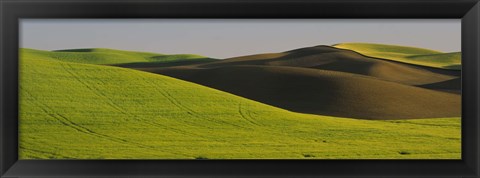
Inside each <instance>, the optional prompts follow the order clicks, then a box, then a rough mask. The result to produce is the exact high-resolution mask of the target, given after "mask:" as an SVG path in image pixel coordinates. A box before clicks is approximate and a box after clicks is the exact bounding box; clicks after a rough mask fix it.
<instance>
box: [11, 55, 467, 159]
mask: <svg viewBox="0 0 480 178" xmlns="http://www.w3.org/2000/svg"><path fill="white" fill-rule="evenodd" d="M51 53H57V52H51ZM75 54H77V53H75ZM74 59H75V60H76V59H77V58H68V59H59V58H53V57H51V55H50V54H48V53H47V52H38V51H33V52H31V51H29V50H22V55H21V59H20V75H19V76H20V84H19V87H20V91H19V94H20V113H19V114H20V120H19V123H20V124H19V125H20V127H19V137H20V138H19V143H20V145H19V158H20V159H39V158H41V159H66V158H74V159H173V158H180V159H217V158H267V159H268V158H295V159H299V158H308V159H318V158H324V159H341V158H344V159H355V158H367V159H368V158H371V159H380V158H381V159H393V158H400V159H403V158H405V159H419V158H422V159H423V158H425V159H428V158H432V159H439V158H446V159H459V158H460V156H461V154H460V151H461V144H460V119H459V118H441V119H439V118H437V119H419V120H404V121H400V120H395V121H368V120H355V119H347V118H335V117H326V116H317V115H309V114H299V113H294V112H290V111H287V110H283V109H279V108H276V107H272V106H269V105H265V104H261V103H259V102H256V101H252V100H248V99H245V98H241V97H238V96H235V95H232V94H228V93H225V92H222V91H219V90H215V89H211V88H208V87H204V86H201V85H198V84H194V83H190V82H185V81H182V80H178V79H174V78H170V77H166V76H162V75H157V74H151V73H146V72H141V71H135V70H131V69H124V68H118V67H110V66H98V65H91V64H79V63H72V62H65V61H70V60H74ZM79 59H81V60H83V61H85V60H86V61H87V62H88V61H89V60H91V59H88V58H82V57H79ZM105 61H110V59H105Z"/></svg>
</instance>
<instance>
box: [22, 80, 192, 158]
mask: <svg viewBox="0 0 480 178" xmlns="http://www.w3.org/2000/svg"><path fill="white" fill-rule="evenodd" d="M20 89H21V87H20ZM21 90H22V89H21ZM22 91H24V92H25V94H27V95H29V96H30V97H31V98H32V100H35V102H32V103H33V104H34V105H37V106H38V107H39V108H40V109H41V110H42V111H43V112H44V113H46V114H47V115H48V116H50V117H52V118H54V119H55V120H57V121H58V122H60V123H61V124H62V125H65V126H67V127H69V128H72V129H74V130H76V131H78V132H80V133H84V134H87V135H90V136H93V137H97V138H103V139H106V140H110V141H113V142H116V143H121V144H127V145H134V146H136V147H139V148H145V149H155V147H154V146H149V145H145V144H141V143H136V142H132V141H128V140H126V139H121V138H116V137H112V136H109V135H106V134H101V133H98V132H95V131H93V130H91V129H88V128H86V127H83V126H81V125H80V124H77V123H75V122H73V121H71V120H70V119H68V118H67V117H65V116H63V115H61V114H58V113H55V112H53V110H52V109H51V108H50V107H48V106H47V105H44V104H42V103H41V102H38V99H37V98H35V97H34V96H33V95H32V94H31V93H30V92H28V91H27V90H22ZM49 111H52V112H49ZM163 151H165V150H163ZM168 153H170V154H178V155H184V156H190V155H185V154H180V153H174V152H171V151H170V152H168ZM156 156H158V155H156Z"/></svg>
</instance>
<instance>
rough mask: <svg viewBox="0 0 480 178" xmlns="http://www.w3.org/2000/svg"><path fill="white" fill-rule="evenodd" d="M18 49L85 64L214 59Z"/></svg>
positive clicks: (93, 50) (91, 50)
mask: <svg viewBox="0 0 480 178" xmlns="http://www.w3.org/2000/svg"><path fill="white" fill-rule="evenodd" d="M20 50H21V53H20V54H23V55H25V57H32V56H35V57H37V58H42V59H54V60H57V61H63V62H75V63H86V64H128V63H140V62H149V63H157V62H161V63H165V62H174V61H194V60H203V61H205V60H210V61H212V60H215V59H211V58H208V57H205V56H200V55H195V54H173V55H166V54H157V53H147V52H135V51H124V50H114V49H105V48H89V49H71V50H59V51H42V50H35V49H26V48H23V49H20Z"/></svg>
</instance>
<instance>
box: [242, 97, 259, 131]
mask: <svg viewBox="0 0 480 178" xmlns="http://www.w3.org/2000/svg"><path fill="white" fill-rule="evenodd" d="M238 113H240V116H242V118H243V119H245V120H246V121H247V122H249V123H251V124H252V125H255V126H261V125H260V124H258V123H256V122H255V121H254V120H255V118H253V117H252V115H251V114H250V112H248V111H247V112H246V113H243V110H242V103H238Z"/></svg>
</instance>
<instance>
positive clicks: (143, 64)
mask: <svg viewBox="0 0 480 178" xmlns="http://www.w3.org/2000/svg"><path fill="white" fill-rule="evenodd" d="M217 60H218V59H212V58H197V59H186V60H181V59H180V60H176V61H166V62H161V61H159V62H134V63H125V64H112V65H111V66H117V67H125V68H157V67H175V66H187V65H195V64H205V63H209V62H213V61H217Z"/></svg>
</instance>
